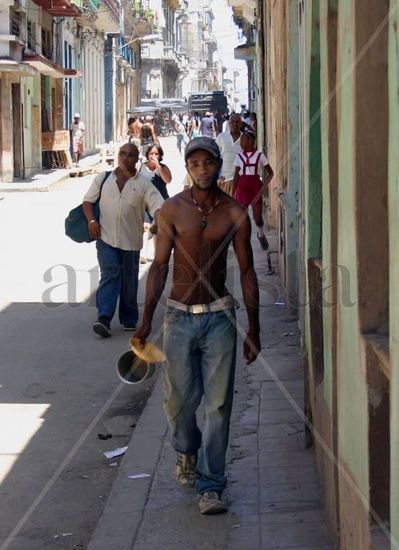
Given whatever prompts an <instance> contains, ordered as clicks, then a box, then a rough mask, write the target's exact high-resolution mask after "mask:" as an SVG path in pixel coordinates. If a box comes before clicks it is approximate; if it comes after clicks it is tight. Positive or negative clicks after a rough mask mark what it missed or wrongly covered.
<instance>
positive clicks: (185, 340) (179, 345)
mask: <svg viewBox="0 0 399 550" xmlns="http://www.w3.org/2000/svg"><path fill="white" fill-rule="evenodd" d="M185 160H186V168H187V170H188V172H189V173H190V176H191V178H192V181H193V186H192V187H191V188H189V189H187V190H186V191H183V192H181V193H178V194H177V195H175V196H174V197H172V198H171V199H169V200H168V201H165V202H164V204H163V206H162V208H161V211H160V215H159V232H158V236H157V246H156V249H155V258H154V261H153V263H152V265H151V267H150V270H149V272H148V277H147V285H146V296H145V306H144V313H143V320H142V324H141V326H140V327H139V329H138V330H137V333H136V337H137V338H138V339H139V340H140V345H142V346H143V345H144V344H145V341H146V339H147V338H148V336H149V335H150V333H151V328H152V320H153V316H154V312H155V308H156V306H157V304H158V303H159V301H160V298H161V296H162V293H163V290H164V288H165V284H166V280H167V276H168V269H169V259H170V257H171V255H172V251H173V276H172V288H171V291H170V297H169V298H168V299H167V300H166V310H165V317H164V325H163V338H164V339H163V348H164V351H165V354H166V357H167V361H166V364H165V365H164V367H163V369H162V376H163V382H164V385H163V387H164V410H165V413H166V416H167V419H168V423H169V427H170V431H171V436H172V447H173V449H174V450H175V451H176V453H177V456H176V468H175V476H176V481H177V483H179V484H180V485H181V486H182V487H185V488H189V487H194V485H196V490H197V493H198V495H199V503H198V504H199V511H200V513H201V514H207V515H210V514H221V513H223V512H226V511H227V506H226V503H225V502H223V500H222V498H221V495H222V493H223V490H224V489H225V486H226V482H227V479H226V475H225V456H226V449H227V445H228V438H229V429H230V417H231V410H232V404H233V396H234V372H235V363H236V317H235V301H234V298H233V296H232V295H231V294H230V293H229V291H228V290H227V289H226V273H227V265H226V260H227V251H228V248H229V245H230V243H231V242H232V243H233V246H234V252H235V255H236V257H237V260H238V265H239V268H240V274H241V278H240V279H241V287H242V296H243V299H244V303H245V306H246V310H247V316H248V330H247V333H246V336H245V338H244V344H243V356H244V358H245V360H246V363H247V364H250V363H252V362H253V361H254V360H255V359H256V357H257V355H258V353H259V351H260V340H259V290H258V282H257V277H256V273H255V269H254V264H253V255H252V248H251V224H250V221H249V218H248V215H247V213H246V211H245V209H244V208H242V206H240V205H239V204H238V203H237V202H236V201H235V200H233V199H232V197H229V196H228V195H226V193H223V191H221V189H219V187H218V185H217V179H218V174H219V170H220V167H221V164H222V160H221V158H220V151H219V148H218V146H217V145H216V143H215V140H214V139H212V138H209V137H200V138H198V139H193V140H191V141H190V143H189V144H188V146H187V147H186V150H185ZM202 398H203V404H204V422H203V428H202V429H201V430H200V428H199V426H198V423H197V416H196V414H197V409H198V407H199V405H200V402H201V400H202Z"/></svg>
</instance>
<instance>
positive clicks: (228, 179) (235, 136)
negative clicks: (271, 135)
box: [216, 113, 242, 196]
mask: <svg viewBox="0 0 399 550" xmlns="http://www.w3.org/2000/svg"><path fill="white" fill-rule="evenodd" d="M241 126H242V121H241V116H240V115H239V114H238V113H233V114H232V115H231V116H230V119H229V128H228V130H226V132H222V133H221V134H219V135H218V136H217V138H216V143H217V144H218V146H219V149H220V153H221V155H222V159H223V164H222V170H221V172H220V177H219V181H218V183H219V187H220V188H221V189H223V191H224V192H225V193H227V194H228V195H230V196H233V178H234V172H235V166H234V161H235V158H236V156H237V153H239V152H240V151H241V145H240V139H241Z"/></svg>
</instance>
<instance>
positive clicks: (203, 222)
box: [190, 188, 221, 230]
mask: <svg viewBox="0 0 399 550" xmlns="http://www.w3.org/2000/svg"><path fill="white" fill-rule="evenodd" d="M190 195H191V200H192V201H193V203H194V205H195V207H196V209H197V210H199V211H200V212H201V214H202V217H201V221H200V228H201V229H202V230H204V229H205V227H206V226H207V225H208V220H207V219H206V218H207V216H209V214H210V213H211V212H213V211H214V210H215V208H216V207H217V205H218V204H219V203H220V201H221V196H220V195H219V197H218V198H217V199H216V201H215V202H214V203H213V204H211V206H208V207H207V208H203V207H202V206H201V205H200V204H199V203H198V202H197V201H196V200H195V198H194V197H193V190H192V188H190Z"/></svg>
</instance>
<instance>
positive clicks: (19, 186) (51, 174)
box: [0, 153, 100, 197]
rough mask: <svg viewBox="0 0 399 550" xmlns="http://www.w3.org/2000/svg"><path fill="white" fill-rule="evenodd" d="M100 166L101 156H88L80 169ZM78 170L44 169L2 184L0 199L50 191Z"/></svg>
mask: <svg viewBox="0 0 399 550" xmlns="http://www.w3.org/2000/svg"><path fill="white" fill-rule="evenodd" d="M97 165H98V166H100V155H99V154H98V153H97V154H94V155H88V156H87V157H84V158H83V159H82V160H81V161H80V162H79V169H80V170H82V171H85V170H87V169H88V168H95V167H96V166H97ZM79 169H77V168H57V169H54V170H45V169H42V170H40V171H38V172H37V173H36V174H34V175H32V176H30V177H29V178H26V179H23V180H14V181H13V182H12V183H0V197H1V194H2V193H12V192H20V193H21V192H28V191H50V189H51V188H52V187H53V186H54V185H56V184H57V183H61V182H62V181H64V180H66V179H68V178H69V177H70V174H71V173H74V172H76V171H77V170H79Z"/></svg>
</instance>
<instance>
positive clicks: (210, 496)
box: [199, 491, 227, 515]
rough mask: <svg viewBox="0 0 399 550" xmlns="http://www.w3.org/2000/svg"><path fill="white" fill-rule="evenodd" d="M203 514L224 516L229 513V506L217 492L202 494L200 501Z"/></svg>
mask: <svg viewBox="0 0 399 550" xmlns="http://www.w3.org/2000/svg"><path fill="white" fill-rule="evenodd" d="M199 509H200V512H201V514H208V515H211V514H224V512H227V506H226V505H225V503H224V502H223V501H222V499H221V498H220V495H219V493H217V492H216V491H207V492H206V493H202V495H201V498H200V501H199Z"/></svg>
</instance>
